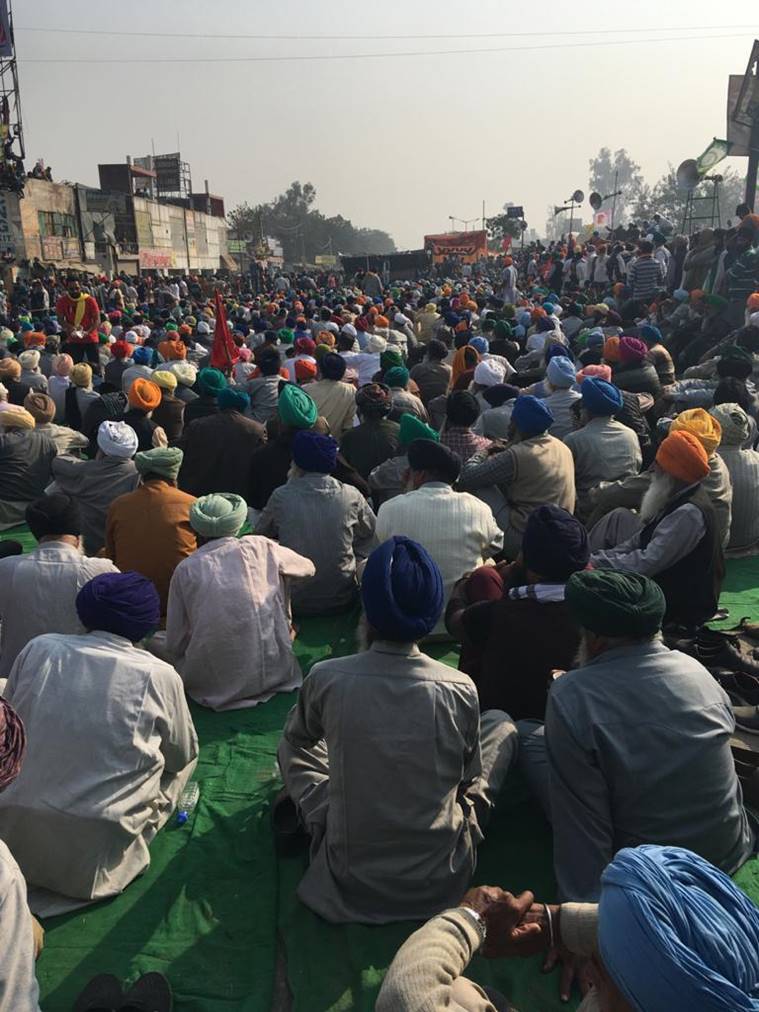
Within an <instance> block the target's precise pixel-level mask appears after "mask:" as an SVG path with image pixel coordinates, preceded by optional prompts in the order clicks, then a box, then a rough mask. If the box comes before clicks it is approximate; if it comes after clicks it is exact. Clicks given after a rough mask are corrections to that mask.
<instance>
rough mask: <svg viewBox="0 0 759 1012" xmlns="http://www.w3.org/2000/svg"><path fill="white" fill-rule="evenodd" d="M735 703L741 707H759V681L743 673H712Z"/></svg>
mask: <svg viewBox="0 0 759 1012" xmlns="http://www.w3.org/2000/svg"><path fill="white" fill-rule="evenodd" d="M712 674H713V675H714V677H715V678H716V679H717V681H718V682H719V684H720V685H721V686H722V688H723V689H724V690H725V692H726V693H727V694H728V695H729V696H730V699H731V700H732V701H733V702H738V704H739V705H740V706H759V679H757V678H754V677H753V676H752V675H746V674H744V673H743V672H742V671H712Z"/></svg>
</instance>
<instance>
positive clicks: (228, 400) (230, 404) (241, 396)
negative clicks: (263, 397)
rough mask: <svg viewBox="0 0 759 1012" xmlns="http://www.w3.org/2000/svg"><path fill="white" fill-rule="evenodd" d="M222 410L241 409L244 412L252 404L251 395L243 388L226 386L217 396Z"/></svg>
mask: <svg viewBox="0 0 759 1012" xmlns="http://www.w3.org/2000/svg"><path fill="white" fill-rule="evenodd" d="M217 403H218V405H219V410H220V411H239V412H240V414H242V413H243V412H244V411H245V409H246V408H247V407H248V405H249V404H250V397H248V395H247V394H246V393H245V392H244V391H243V390H235V389H234V388H233V387H225V388H224V389H223V390H222V391H221V393H220V394H219V396H218V398H217Z"/></svg>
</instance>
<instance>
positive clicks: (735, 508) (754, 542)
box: [717, 444, 759, 555]
mask: <svg viewBox="0 0 759 1012" xmlns="http://www.w3.org/2000/svg"><path fill="white" fill-rule="evenodd" d="M717 453H718V454H719V456H720V457H721V458H722V460H723V461H724V463H725V466H726V467H727V470H728V473H729V474H730V482H731V484H732V486H733V498H732V512H731V521H730V541H729V542H728V545H727V549H728V552H729V554H730V555H753V554H754V553H756V552H757V551H759V453H757V452H756V450H742V449H741V448H740V447H739V446H731V445H729V444H727V445H724V446H723V445H720V446H719V447H718V448H717Z"/></svg>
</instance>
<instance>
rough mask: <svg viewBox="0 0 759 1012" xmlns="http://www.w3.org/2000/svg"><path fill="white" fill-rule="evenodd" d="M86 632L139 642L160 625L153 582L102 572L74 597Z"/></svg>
mask: <svg viewBox="0 0 759 1012" xmlns="http://www.w3.org/2000/svg"><path fill="white" fill-rule="evenodd" d="M76 610H77V614H78V615H79V621H80V622H81V623H82V625H83V626H84V628H85V629H97V630H101V631H102V632H109V633H114V634H115V635H116V636H123V637H124V638H125V639H128V640H131V641H132V643H138V642H139V641H140V640H141V639H144V637H145V636H147V635H148V633H151V632H153V631H154V630H156V629H157V628H158V626H159V625H160V622H161V599H160V598H159V596H158V591H157V590H156V589H155V587H154V586H153V582H152V581H151V580H148V578H147V577H146V576H142V575H141V574H140V573H101V575H100V576H96V577H95V578H94V579H93V580H90V582H89V583H85V585H84V586H83V587H82V589H81V590H80V591H79V593H78V594H77V595H76Z"/></svg>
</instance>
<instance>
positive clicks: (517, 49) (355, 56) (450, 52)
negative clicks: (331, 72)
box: [18, 32, 744, 65]
mask: <svg viewBox="0 0 759 1012" xmlns="http://www.w3.org/2000/svg"><path fill="white" fill-rule="evenodd" d="M742 38H744V35H743V33H742V32H740V33H737V34H732V35H676V36H671V37H670V38H666V39H605V40H604V41H603V42H551V43H547V44H546V45H540V46H500V47H498V48H495V49H494V48H490V49H422V50H417V51H415V52H405V53H331V54H317V55H311V56H186V57H172V58H171V59H166V58H165V57H136V58H128V59H121V58H115V59H105V58H102V59H101V58H99V57H95V58H90V57H86V58H85V57H73V58H66V57H63V58H59V57H23V58H21V59H19V60H18V62H19V63H20V64H27V63H87V64H100V63H104V64H109V65H112V64H116V63H119V64H122V63H162V64H167V63H285V62H288V63H291V62H312V61H320V60H386V59H393V58H396V59H397V58H398V57H408V56H474V55H478V54H482V53H527V52H533V51H535V50H540V49H585V48H589V47H597V46H636V45H637V46H640V45H645V46H649V45H652V44H654V43H657V42H702V41H707V42H708V41H712V40H717V39H742Z"/></svg>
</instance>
